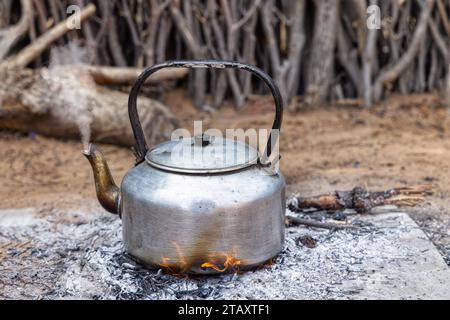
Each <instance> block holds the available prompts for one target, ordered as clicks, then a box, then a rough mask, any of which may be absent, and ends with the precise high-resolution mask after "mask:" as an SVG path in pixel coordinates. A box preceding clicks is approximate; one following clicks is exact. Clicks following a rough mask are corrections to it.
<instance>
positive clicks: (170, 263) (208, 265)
mask: <svg viewBox="0 0 450 320" xmlns="http://www.w3.org/2000/svg"><path fill="white" fill-rule="evenodd" d="M172 244H173V246H174V247H175V249H176V251H177V255H178V257H177V258H172V259H171V258H168V257H161V261H162V262H161V263H160V266H161V267H162V268H164V269H165V270H167V271H168V272H169V273H170V274H172V275H180V276H181V275H183V276H184V275H185V274H186V273H187V272H189V269H190V268H191V267H192V266H195V265H196V266H200V268H201V269H202V270H207V269H212V270H214V271H216V272H219V273H223V272H238V271H239V268H240V266H241V260H239V259H236V258H235V256H236V250H233V254H227V253H219V254H209V255H208V258H207V259H206V261H203V262H201V263H199V261H198V260H197V261H187V260H186V258H185V255H184V254H183V251H182V249H181V247H180V246H179V245H178V243H176V242H172ZM200 261H201V260H200Z"/></svg>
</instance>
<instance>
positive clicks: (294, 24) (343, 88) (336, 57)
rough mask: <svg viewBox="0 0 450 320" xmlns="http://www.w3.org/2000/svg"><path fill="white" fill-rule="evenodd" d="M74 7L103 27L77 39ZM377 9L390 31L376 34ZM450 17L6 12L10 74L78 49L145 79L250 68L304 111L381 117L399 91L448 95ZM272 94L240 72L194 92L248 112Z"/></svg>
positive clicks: (193, 79)
mask: <svg viewBox="0 0 450 320" xmlns="http://www.w3.org/2000/svg"><path fill="white" fill-rule="evenodd" d="M434 2H436V4H437V5H436V6H434V5H433V4H434ZM72 4H76V5H78V6H80V7H81V8H83V10H82V16H81V18H82V20H85V19H86V18H87V16H91V17H92V18H91V19H86V20H85V21H84V23H83V24H82V26H81V30H77V31H74V32H68V31H69V30H68V28H67V26H68V25H70V23H69V24H68V23H67V22H70V19H72V18H69V21H68V20H67V19H66V14H67V13H66V11H65V9H66V8H67V7H68V6H69V5H72ZM373 4H376V5H377V6H378V7H379V8H380V13H381V17H380V18H381V28H380V29H370V30H369V29H368V28H367V25H366V22H367V21H368V20H367V19H368V13H367V8H368V6H369V5H373ZM94 5H95V6H96V7H98V10H97V11H95V12H94V9H92V8H93V6H94ZM448 12H450V3H449V2H448V1H444V0H402V1H397V0H396V1H394V0H393V1H379V0H349V1H334V0H314V1H312V0H308V1H305V0H298V1H274V0H257V1H252V0H242V1H238V0H228V1H225V0H183V1H181V0H148V1H140V0H127V1H125V0H120V1H119V0H115V1H103V0H75V1H71V0H59V1H56V0H21V1H20V3H19V1H13V0H4V1H3V2H0V28H1V29H0V65H1V66H10V67H12V66H22V67H23V66H26V65H28V64H30V62H35V63H34V64H33V65H32V67H35V68H40V67H42V66H43V65H44V64H45V63H46V62H47V61H48V49H49V47H50V45H51V44H52V43H55V42H56V43H57V44H58V45H65V44H68V43H70V42H72V41H77V42H78V43H81V44H84V45H85V46H86V48H87V49H88V51H89V60H88V61H84V62H85V63H87V64H94V65H103V66H111V67H121V68H123V67H127V66H129V67H131V68H138V69H141V68H143V67H145V66H148V65H151V64H154V63H160V62H163V61H165V60H173V59H211V58H214V59H230V60H239V61H242V62H246V63H251V64H255V65H257V66H259V67H260V68H262V69H263V70H265V71H266V72H268V73H269V74H270V75H271V76H272V77H273V78H274V79H275V81H276V82H277V84H278V85H279V87H280V90H281V93H282V95H283V97H284V99H285V100H286V102H289V100H290V99H292V97H294V96H295V95H303V96H304V99H295V101H306V102H309V103H311V104H316V103H318V102H321V101H323V100H324V99H325V98H329V99H333V100H336V99H358V101H362V102H363V104H365V105H366V106H370V105H372V104H373V102H376V101H378V100H380V99H381V98H384V97H386V96H387V94H386V93H389V92H391V91H399V92H401V93H404V94H409V93H415V92H425V91H426V90H428V91H432V90H441V89H443V87H444V85H445V83H446V77H447V74H446V73H447V72H449V70H448V59H449V56H450V54H449V43H450V22H449V18H448ZM85 14H86V15H85ZM65 19H66V20H65ZM336 38H337V41H336ZM336 42H337V46H338V47H337V50H335V43H336ZM8 55H11V56H10V57H9V59H8V60H5V59H7V58H8ZM113 71H114V70H112V71H111V74H113ZM123 71H125V72H126V74H125V73H124V75H123V77H124V78H130V77H131V74H132V72H131V71H130V72H128V70H123ZM98 78H100V76H99V77H98ZM106 78H107V79H106V80H105V83H115V81H114V79H113V78H111V77H109V76H108V77H106ZM99 81H102V80H101V79H100V80H99ZM117 81H118V82H120V83H122V80H120V79H119V78H118V80H117ZM124 82H125V83H126V82H128V80H126V81H125V80H124ZM263 88H264V87H263V86H262V85H261V84H260V83H259V82H257V81H256V80H255V79H252V77H251V75H250V74H248V73H245V72H235V71H232V70H226V71H223V72H222V71H212V72H211V73H210V74H209V73H208V72H206V71H205V70H195V71H194V72H193V73H192V74H190V75H189V81H188V89H189V93H190V94H191V95H192V96H193V97H194V101H195V104H196V105H197V106H198V107H203V106H206V100H207V99H206V97H207V95H211V98H212V99H211V103H212V105H213V106H214V107H218V106H219V105H221V104H222V102H223V101H224V100H225V99H226V98H228V97H232V98H233V99H234V101H235V104H236V106H237V107H240V106H242V105H243V104H244V102H245V101H246V99H247V98H248V97H249V96H250V95H251V94H262V93H267V91H264V89H263ZM253 89H254V91H256V92H252V91H253Z"/></svg>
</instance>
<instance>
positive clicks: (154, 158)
mask: <svg viewBox="0 0 450 320" xmlns="http://www.w3.org/2000/svg"><path fill="white" fill-rule="evenodd" d="M145 159H146V161H147V163H148V164H150V165H152V166H154V167H156V168H160V169H164V170H168V171H173V172H184V173H217V172H227V171H233V170H238V169H242V168H245V167H248V166H251V165H253V164H256V163H257V162H258V151H257V150H256V149H254V148H253V147H251V146H249V145H248V144H246V143H243V142H240V141H237V140H229V139H223V138H221V137H216V136H209V135H201V136H195V137H193V138H184V139H180V140H171V141H166V142H163V143H161V144H159V145H157V146H156V147H154V148H153V149H151V150H150V151H148V152H147V154H146V156H145Z"/></svg>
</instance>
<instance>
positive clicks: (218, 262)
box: [201, 255, 241, 273]
mask: <svg viewBox="0 0 450 320" xmlns="http://www.w3.org/2000/svg"><path fill="white" fill-rule="evenodd" d="M240 265H241V260H238V259H236V258H235V257H233V256H230V255H224V256H223V257H222V258H213V259H211V261H207V262H204V263H202V264H201V267H202V268H203V269H208V268H210V269H213V270H215V271H217V272H221V273H222V272H225V271H233V272H237V271H238V270H239V267H240Z"/></svg>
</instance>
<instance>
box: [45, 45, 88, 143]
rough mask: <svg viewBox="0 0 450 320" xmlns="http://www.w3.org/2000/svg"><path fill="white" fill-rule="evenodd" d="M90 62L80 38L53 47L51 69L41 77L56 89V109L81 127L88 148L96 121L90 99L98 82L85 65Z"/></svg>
mask: <svg viewBox="0 0 450 320" xmlns="http://www.w3.org/2000/svg"><path fill="white" fill-rule="evenodd" d="M88 62H89V53H88V51H87V49H85V48H83V47H82V46H81V45H80V43H79V42H78V41H72V42H70V43H68V44H67V45H64V46H59V47H54V48H52V50H51V53H50V64H49V67H48V70H44V71H43V74H42V76H43V77H44V79H45V80H46V81H47V82H48V84H49V86H50V87H51V88H52V89H53V90H54V92H59V94H58V95H55V97H54V100H55V101H54V103H55V105H60V106H61V108H59V109H56V110H55V111H54V112H56V113H58V116H59V117H60V118H63V119H67V121H68V123H69V122H73V123H76V125H77V126H78V130H79V131H80V137H81V141H82V143H83V147H84V149H85V150H88V149H89V142H90V139H91V124H92V121H93V117H92V110H91V108H90V103H89V101H90V100H91V95H92V94H93V92H94V91H95V82H94V80H93V79H92V77H91V76H90V74H89V73H88V71H87V70H86V69H85V68H82V65H83V64H85V63H88Z"/></svg>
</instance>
